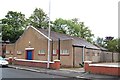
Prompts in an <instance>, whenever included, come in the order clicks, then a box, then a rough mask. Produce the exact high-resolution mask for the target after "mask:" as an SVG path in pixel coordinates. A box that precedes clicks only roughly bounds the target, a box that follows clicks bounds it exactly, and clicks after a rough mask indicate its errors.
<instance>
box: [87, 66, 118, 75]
mask: <svg viewBox="0 0 120 80" xmlns="http://www.w3.org/2000/svg"><path fill="white" fill-rule="evenodd" d="M89 69H90V72H91V73H98V74H107V75H116V76H120V68H117V67H104V66H89Z"/></svg>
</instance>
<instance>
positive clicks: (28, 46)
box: [6, 26, 101, 67]
mask: <svg viewBox="0 0 120 80" xmlns="http://www.w3.org/2000/svg"><path fill="white" fill-rule="evenodd" d="M47 35H48V31H47V30H42V29H38V28H34V27H32V26H30V27H27V28H26V30H25V31H24V33H23V34H22V35H21V36H20V38H19V39H18V40H17V41H16V43H14V44H8V45H7V46H6V58H8V57H16V58H17V59H25V60H40V61H47V56H48V39H49V38H48V37H47ZM50 35H51V37H50V39H49V40H50V42H51V43H50V44H51V47H50V48H51V49H50V52H51V53H50V54H52V55H50V56H51V58H50V59H51V60H55V59H58V39H60V62H61V67H79V66H80V65H79V64H80V63H82V62H83V61H85V60H91V61H93V62H99V61H100V53H101V50H100V48H98V47H96V46H95V45H93V44H91V43H89V42H87V41H86V40H84V39H82V38H78V37H73V36H68V35H66V34H60V33H57V32H53V31H51V34H50ZM52 42H53V43H52Z"/></svg>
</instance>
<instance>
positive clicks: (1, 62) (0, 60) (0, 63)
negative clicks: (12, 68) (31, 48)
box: [0, 56, 9, 67]
mask: <svg viewBox="0 0 120 80" xmlns="http://www.w3.org/2000/svg"><path fill="white" fill-rule="evenodd" d="M8 64H9V63H8V61H6V60H5V59H4V58H3V57H1V56H0V66H1V67H3V66H8Z"/></svg>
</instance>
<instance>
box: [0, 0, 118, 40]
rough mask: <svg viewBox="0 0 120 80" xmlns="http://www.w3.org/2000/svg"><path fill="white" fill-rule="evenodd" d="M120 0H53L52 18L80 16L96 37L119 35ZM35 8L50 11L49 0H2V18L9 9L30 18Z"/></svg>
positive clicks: (0, 14)
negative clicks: (119, 9)
mask: <svg viewBox="0 0 120 80" xmlns="http://www.w3.org/2000/svg"><path fill="white" fill-rule="evenodd" d="M118 2H119V0H51V10H50V18H51V20H52V21H54V20H55V19H57V18H63V19H72V18H78V19H79V20H80V22H84V23H85V25H86V26H87V27H89V29H90V30H91V31H92V33H93V34H94V35H95V38H97V37H98V36H99V37H103V38H105V37H106V36H113V37H115V38H117V37H118ZM35 8H42V9H43V11H44V12H45V13H46V14H48V13H49V0H1V1H0V19H2V18H4V17H5V15H6V14H7V12H8V11H17V12H22V13H23V14H25V16H26V17H27V18H28V17H29V16H30V15H31V14H32V13H33V11H34V10H35Z"/></svg>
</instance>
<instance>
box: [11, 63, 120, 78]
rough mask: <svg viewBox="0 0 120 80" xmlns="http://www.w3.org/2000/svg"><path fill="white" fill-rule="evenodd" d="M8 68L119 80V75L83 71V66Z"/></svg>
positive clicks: (17, 66)
mask: <svg viewBox="0 0 120 80" xmlns="http://www.w3.org/2000/svg"><path fill="white" fill-rule="evenodd" d="M9 67H10V68H14V69H20V70H27V71H32V72H38V73H45V74H51V75H57V76H63V77H68V78H77V79H85V80H120V76H119V77H118V76H111V75H101V74H92V73H88V72H85V71H84V69H83V68H61V69H59V70H52V69H45V68H37V67H28V66H20V65H9Z"/></svg>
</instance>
